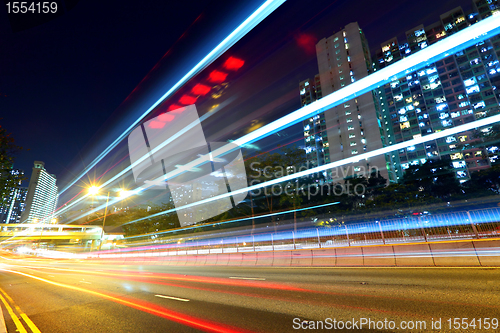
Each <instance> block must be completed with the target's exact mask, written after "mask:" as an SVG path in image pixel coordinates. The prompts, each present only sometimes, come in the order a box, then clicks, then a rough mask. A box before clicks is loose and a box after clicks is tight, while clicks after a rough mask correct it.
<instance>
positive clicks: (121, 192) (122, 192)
mask: <svg viewBox="0 0 500 333" xmlns="http://www.w3.org/2000/svg"><path fill="white" fill-rule="evenodd" d="M97 193H99V187H97V186H91V187H90V188H89V194H90V195H91V196H92V197H93V196H95V195H96V194H97ZM109 193H110V192H109V191H108V195H107V197H106V208H105V209H104V217H103V219H102V229H101V241H100V242H99V249H98V251H101V247H102V241H103V238H104V226H105V225H106V215H108V203H109ZM130 194H131V192H130V191H127V190H124V189H120V190H119V191H118V195H119V197H121V198H126V197H128V196H130ZM92 200H93V199H92Z"/></svg>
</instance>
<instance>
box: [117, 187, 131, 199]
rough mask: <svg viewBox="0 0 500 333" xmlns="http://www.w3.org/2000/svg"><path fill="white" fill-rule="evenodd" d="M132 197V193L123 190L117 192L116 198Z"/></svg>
mask: <svg viewBox="0 0 500 333" xmlns="http://www.w3.org/2000/svg"><path fill="white" fill-rule="evenodd" d="M130 195H132V191H127V190H124V189H121V190H120V191H118V196H119V197H120V198H126V197H128V196H130Z"/></svg>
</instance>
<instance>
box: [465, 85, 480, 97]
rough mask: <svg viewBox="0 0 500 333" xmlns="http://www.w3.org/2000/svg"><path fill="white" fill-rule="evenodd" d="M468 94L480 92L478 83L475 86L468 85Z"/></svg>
mask: <svg viewBox="0 0 500 333" xmlns="http://www.w3.org/2000/svg"><path fill="white" fill-rule="evenodd" d="M465 91H466V92H467V94H468V95H470V94H474V93H478V92H479V86H478V85H477V84H476V85H475V86H472V87H468V88H466V89H465Z"/></svg>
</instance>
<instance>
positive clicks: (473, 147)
mask: <svg viewBox="0 0 500 333" xmlns="http://www.w3.org/2000/svg"><path fill="white" fill-rule="evenodd" d="M493 2H494V3H493ZM493 2H491V1H488V3H490V5H491V6H489V5H487V4H486V1H483V0H474V2H473V4H474V7H475V8H477V9H479V13H478V12H471V13H468V14H466V13H464V11H463V10H462V8H460V7H456V8H454V9H452V10H450V11H448V12H446V13H444V14H442V15H440V20H439V21H438V22H436V23H434V24H432V25H430V26H427V27H424V26H423V25H420V26H418V27H416V28H414V29H411V30H409V31H407V32H406V38H407V42H404V41H403V42H398V40H397V39H396V38H393V39H391V40H389V41H387V42H385V43H382V45H381V49H380V51H379V52H377V60H378V61H377V66H376V67H378V68H383V67H386V66H389V65H391V64H392V63H394V62H396V61H397V60H399V59H402V58H404V57H406V56H409V55H411V54H414V53H416V52H418V51H419V50H421V49H423V48H425V47H427V46H428V45H432V44H434V43H439V41H440V40H441V39H444V38H446V37H447V36H449V35H452V34H454V33H456V32H458V31H460V30H462V29H465V28H467V27H468V26H469V25H471V24H474V23H475V22H476V21H477V20H478V19H481V18H485V17H488V16H490V15H494V14H495V13H497V12H498V9H497V8H498V4H497V2H496V1H493ZM499 41H500V39H499V37H498V36H495V37H493V38H491V39H490V40H486V41H484V42H481V43H478V44H476V45H473V46H471V47H468V48H467V49H465V50H463V51H460V52H458V53H455V54H453V55H450V56H449V57H446V58H444V59H442V60H440V61H438V62H436V63H434V64H430V65H428V66H427V67H426V68H424V69H421V70H419V71H417V72H412V73H408V74H407V75H406V76H405V77H402V78H400V79H395V80H393V81H392V82H391V83H388V84H386V85H384V86H382V87H380V88H378V89H376V93H378V95H379V101H380V109H381V114H382V124H383V127H384V129H385V132H386V138H387V139H386V140H387V144H389V145H392V144H396V143H399V142H403V141H407V140H411V139H413V138H416V137H421V136H425V135H428V134H431V133H435V132H439V131H442V130H444V129H447V128H452V127H454V126H458V125H462V124H466V123H470V122H473V121H475V120H478V119H481V118H484V117H489V116H491V115H495V114H498V113H499V103H500V93H499V91H500V89H499V88H500V63H499V56H500V42H499ZM492 131H493V130H492V126H486V127H484V128H480V129H478V131H473V130H471V131H468V132H464V133H460V134H457V135H450V136H448V137H445V138H441V139H438V140H432V141H428V142H426V143H425V144H420V145H415V146H411V147H408V148H405V149H401V150H399V151H397V152H393V153H392V154H391V155H392V156H391V159H392V160H393V164H394V168H395V172H396V179H400V178H401V176H402V174H403V172H404V170H405V169H407V168H408V167H409V166H410V165H419V164H422V163H425V162H426V161H427V160H429V159H436V158H439V159H443V160H448V161H450V162H451V164H452V165H453V167H454V168H455V172H456V177H457V178H458V179H459V180H460V181H461V182H464V181H466V180H467V179H469V178H470V173H471V172H474V171H477V170H481V169H485V168H489V167H490V166H491V165H493V164H497V163H499V162H500V161H499V160H498V151H499V148H498V145H497V144H494V143H492V144H487V143H484V144H482V143H481V142H482V141H481V140H482V138H481V136H483V137H484V136H488V135H489V136H492V135H495V133H492ZM478 133H483V134H480V135H479V134H478Z"/></svg>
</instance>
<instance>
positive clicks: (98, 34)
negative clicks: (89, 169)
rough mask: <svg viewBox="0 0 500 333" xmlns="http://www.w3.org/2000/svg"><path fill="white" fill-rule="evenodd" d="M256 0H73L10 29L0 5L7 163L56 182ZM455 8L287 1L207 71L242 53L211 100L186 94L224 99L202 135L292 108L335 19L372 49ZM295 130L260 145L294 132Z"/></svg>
mask: <svg viewBox="0 0 500 333" xmlns="http://www.w3.org/2000/svg"><path fill="white" fill-rule="evenodd" d="M260 3H261V2H259V1H245V2H244V3H235V2H234V1H214V2H207V1H194V0H187V1H176V2H172V1H168V2H166V1H147V2H144V3H140V2H138V1H110V0H107V1H87V0H80V2H79V3H78V4H77V5H76V6H75V8H73V9H72V10H70V11H69V12H67V13H66V14H64V15H63V16H61V17H59V18H57V19H55V20H53V21H51V22H48V23H46V24H44V25H40V26H37V27H34V28H31V29H28V30H25V31H20V32H15V33H13V32H12V31H11V28H10V26H9V21H8V19H7V15H6V12H5V11H4V10H2V11H0V118H3V119H1V120H0V124H1V125H2V126H3V127H5V128H6V129H7V131H9V132H11V133H12V134H13V136H14V138H15V139H16V142H17V143H18V144H19V145H21V146H23V147H24V148H27V149H30V150H29V151H23V152H21V153H19V154H18V156H17V160H16V164H15V167H16V168H20V169H24V170H25V171H26V173H27V174H28V176H29V175H30V173H31V171H30V170H31V167H32V164H33V161H34V160H42V161H44V162H45V163H46V168H47V170H48V171H49V172H50V173H54V174H56V176H57V177H58V179H59V181H58V185H59V186H60V188H61V187H63V186H64V183H66V182H67V181H68V180H69V179H71V178H72V177H73V176H74V175H75V174H77V173H79V172H81V171H82V170H83V168H84V166H85V164H86V163H89V162H90V161H91V160H92V159H93V158H94V157H95V156H97V155H98V153H100V152H101V151H102V149H104V148H105V147H106V146H107V145H109V143H110V142H111V141H112V140H113V139H115V138H116V137H117V136H118V135H119V134H120V133H121V132H122V131H123V130H124V129H125V128H126V126H127V125H129V124H130V123H132V121H133V120H135V119H137V117H138V115H139V114H141V113H142V112H143V111H144V110H145V108H146V109H147V107H146V106H148V105H151V104H152V101H155V100H156V99H157V98H158V96H161V95H162V94H163V93H164V92H165V91H167V90H168V88H170V86H171V85H172V83H173V82H176V81H177V80H178V79H179V78H180V77H181V76H182V75H183V74H185V73H186V72H187V71H188V70H189V69H190V68H191V67H192V66H193V64H194V63H195V60H199V59H201V58H202V56H203V55H204V53H203V52H206V50H209V48H210V46H212V47H213V46H215V45H216V41H220V40H222V39H223V37H225V35H224V33H226V34H227V32H229V31H230V29H231V28H233V27H235V26H236V25H237V23H238V22H241V21H242V20H243V19H244V18H245V17H246V16H248V15H249V14H250V10H251V9H253V8H256V7H257V6H258V5H259V4H260ZM459 5H461V6H462V8H463V9H464V10H466V11H467V10H469V9H470V8H471V2H469V1H457V0H444V1H430V0H423V1H414V0H412V1H397V2H396V1H392V0H391V1H389V0H382V1H353V0H350V1H347V0H338V1H314V2H306V1H288V2H286V3H285V4H283V5H282V6H281V7H280V8H278V10H276V11H275V12H274V13H273V14H272V15H271V16H270V17H268V18H267V19H266V20H265V21H264V22H262V23H261V24H260V25H259V26H258V27H257V28H256V29H254V30H253V31H251V32H250V33H249V34H248V35H247V36H246V37H244V38H243V39H242V40H241V41H240V42H238V43H237V44H236V45H235V46H234V47H233V48H232V49H231V50H229V51H228V52H227V54H225V55H224V56H222V57H221V59H220V61H216V62H215V63H214V64H213V65H211V66H210V67H209V68H207V69H206V71H211V70H213V69H215V68H218V67H220V66H221V64H222V62H223V61H224V60H225V59H227V57H228V56H234V57H237V58H239V59H242V60H244V61H245V65H244V66H243V67H242V68H241V70H240V71H239V72H237V73H235V74H233V76H231V77H230V78H229V81H228V83H229V84H228V85H227V87H226V88H225V91H224V95H223V96H222V97H221V98H220V99H219V100H217V101H214V100H209V99H207V100H203V99H200V100H199V104H200V105H198V102H197V107H198V110H199V111H200V113H201V114H202V113H206V112H208V110H209V109H210V107H213V105H214V104H215V102H217V103H218V104H221V105H222V103H223V102H226V104H224V105H225V106H224V108H223V109H222V110H221V111H220V112H218V113H217V114H216V115H215V116H213V117H211V118H210V119H209V120H208V121H207V123H206V124H204V126H205V127H204V128H205V131H206V134H207V137H208V138H209V139H212V140H217V141H220V140H228V139H234V138H237V137H238V136H239V135H241V134H244V133H246V132H248V131H249V130H250V129H251V128H252V126H253V127H255V126H260V125H262V124H265V123H268V122H269V121H272V120H274V119H277V118H278V117H280V116H282V115H283V114H286V113H288V112H291V111H293V110H295V109H296V108H298V107H300V101H299V95H298V82H299V81H301V80H304V79H306V78H308V77H312V76H313V75H314V74H316V73H317V64H316V59H315V54H314V45H315V43H316V42H317V41H318V40H319V39H321V38H324V37H328V36H330V35H331V34H332V33H333V32H334V31H338V30H339V29H340V28H341V27H343V26H345V25H346V24H348V23H350V22H353V21H357V22H358V23H359V25H360V26H361V28H362V29H363V30H364V32H365V35H366V36H367V39H368V42H369V44H370V47H371V48H372V50H375V49H376V48H377V47H378V46H379V45H380V43H382V42H384V41H386V40H388V39H390V38H392V37H394V36H396V35H397V36H398V37H402V35H403V34H404V32H405V31H406V30H408V29H411V28H413V27H415V26H417V25H418V24H421V23H424V24H430V23H433V22H435V21H437V20H439V15H440V14H442V13H444V12H446V11H448V10H451V9H453V8H454V7H456V6H459ZM157 64H158V66H156V67H155V65H157ZM189 65H191V66H189ZM203 75H205V74H204V73H202V74H200V75H199V76H198V77H197V78H195V79H194V82H197V81H200V82H201V81H202V80H203ZM186 89H187V88H186ZM179 94H182V89H181V91H179ZM177 97H178V96H177ZM173 98H176V96H174V97H173ZM297 128H298V127H295V128H294V129H291V130H288V131H287V132H285V133H283V134H282V136H280V137H279V138H277V137H274V138H272V140H268V142H262V143H261V144H260V148H261V149H272V148H273V147H275V146H276V143H277V142H278V143H282V144H285V143H287V142H289V141H292V140H295V139H297V138H298V139H300V136H301V135H302V134H301V131H300V129H299V131H297ZM273 145H274V146H273ZM124 154H126V153H124V152H123V149H122V150H117V151H116V152H115V153H114V155H115V157H113V158H114V159H119V158H120V156H121V157H123V156H124ZM111 155H113V154H111ZM109 163H111V162H109Z"/></svg>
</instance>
